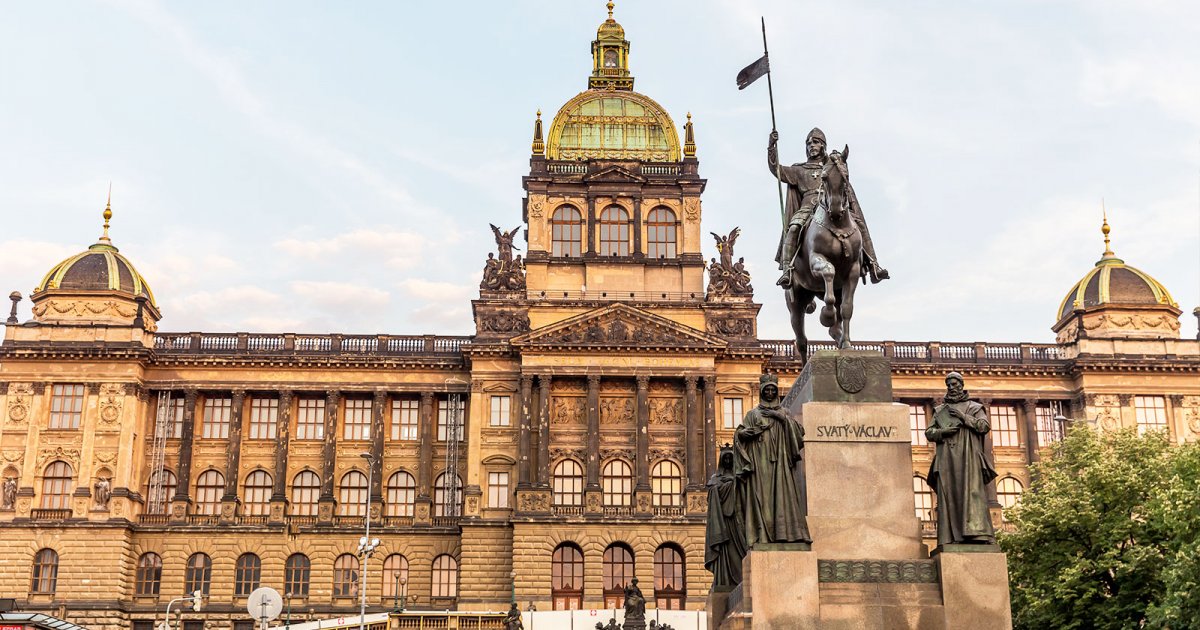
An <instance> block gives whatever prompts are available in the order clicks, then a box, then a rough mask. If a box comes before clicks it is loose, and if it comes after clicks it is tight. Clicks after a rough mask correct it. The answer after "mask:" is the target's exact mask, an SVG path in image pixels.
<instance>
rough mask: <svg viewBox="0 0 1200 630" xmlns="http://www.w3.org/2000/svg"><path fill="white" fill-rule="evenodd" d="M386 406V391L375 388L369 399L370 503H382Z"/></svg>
mask: <svg viewBox="0 0 1200 630" xmlns="http://www.w3.org/2000/svg"><path fill="white" fill-rule="evenodd" d="M386 406H387V392H386V391H384V390H382V389H377V390H375V398H374V400H372V401H371V457H372V459H374V460H375V463H374V464H372V466H371V505H372V506H374V505H376V504H382V503H383V425H384V422H383V416H384V412H385V407H386Z"/></svg>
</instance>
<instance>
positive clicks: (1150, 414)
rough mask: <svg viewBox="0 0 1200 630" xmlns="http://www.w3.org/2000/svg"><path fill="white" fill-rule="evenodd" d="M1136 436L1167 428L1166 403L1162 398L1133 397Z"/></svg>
mask: <svg viewBox="0 0 1200 630" xmlns="http://www.w3.org/2000/svg"><path fill="white" fill-rule="evenodd" d="M1133 411H1134V417H1135V418H1137V430H1138V435H1142V434H1144V433H1146V432H1147V431H1160V430H1162V429H1165V428H1167V401H1166V399H1165V398H1163V397H1162V396H1134V397H1133Z"/></svg>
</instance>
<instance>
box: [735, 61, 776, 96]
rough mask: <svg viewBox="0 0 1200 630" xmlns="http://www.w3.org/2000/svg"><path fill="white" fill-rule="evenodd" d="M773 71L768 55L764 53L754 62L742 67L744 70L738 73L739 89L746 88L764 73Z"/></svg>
mask: <svg viewBox="0 0 1200 630" xmlns="http://www.w3.org/2000/svg"><path fill="white" fill-rule="evenodd" d="M770 71H771V63H770V62H769V61H767V55H766V54H765V53H764V54H763V56H762V57H759V58H758V59H757V60H756V61H755V62H754V63H752V64H750V65H748V66H746V67H745V68H742V71H741V72H739V73H738V75H737V86H738V89H739V90H744V89H746V86H748V85H750V84H751V83H754V82H755V81H757V80H758V78H759V77H761V76H762V75H764V74H767V73H768V72H770Z"/></svg>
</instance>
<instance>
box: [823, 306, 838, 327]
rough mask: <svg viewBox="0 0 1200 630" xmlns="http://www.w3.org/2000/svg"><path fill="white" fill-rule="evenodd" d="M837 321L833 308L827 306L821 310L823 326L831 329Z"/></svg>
mask: <svg viewBox="0 0 1200 630" xmlns="http://www.w3.org/2000/svg"><path fill="white" fill-rule="evenodd" d="M835 321H836V319H835V318H834V310H833V307H832V306H825V307H823V308H822V309H821V325H822V326H824V327H826V328H829V327H831V326H833V324H834V322H835Z"/></svg>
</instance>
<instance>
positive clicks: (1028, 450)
mask: <svg viewBox="0 0 1200 630" xmlns="http://www.w3.org/2000/svg"><path fill="white" fill-rule="evenodd" d="M1021 413H1022V415H1024V416H1025V417H1024V418H1023V420H1024V421H1025V457H1026V459H1027V461H1028V462H1029V463H1030V464H1034V463H1037V461H1038V460H1039V459H1041V457H1040V456H1039V454H1038V432H1037V400H1033V399H1027V400H1023V401H1021Z"/></svg>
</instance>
